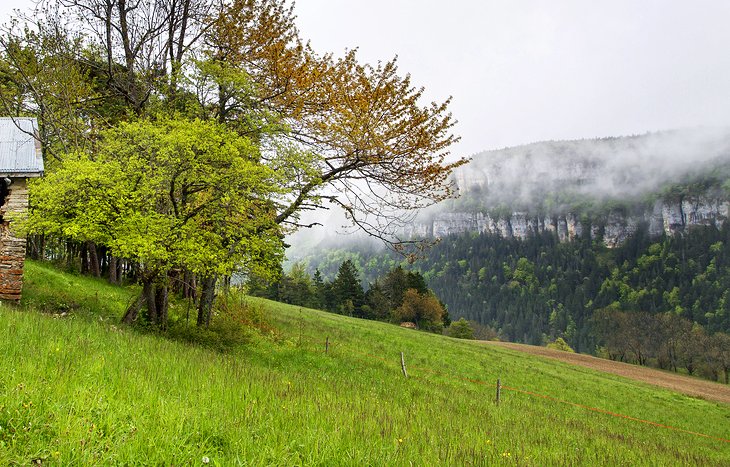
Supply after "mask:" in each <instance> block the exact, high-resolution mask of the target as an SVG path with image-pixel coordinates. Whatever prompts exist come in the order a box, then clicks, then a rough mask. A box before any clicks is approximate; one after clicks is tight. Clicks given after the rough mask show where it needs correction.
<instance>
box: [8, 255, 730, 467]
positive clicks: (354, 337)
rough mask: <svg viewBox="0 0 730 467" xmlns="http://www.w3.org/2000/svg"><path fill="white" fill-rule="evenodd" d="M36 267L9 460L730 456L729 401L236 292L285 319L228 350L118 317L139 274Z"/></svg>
mask: <svg viewBox="0 0 730 467" xmlns="http://www.w3.org/2000/svg"><path fill="white" fill-rule="evenodd" d="M27 270H28V273H27V286H26V289H25V291H24V293H25V298H24V304H23V306H22V307H20V308H19V309H14V308H12V307H8V306H7V305H4V306H2V308H0V333H1V334H0V355H2V359H1V360H0V464H2V465H7V464H24V465H27V464H28V463H29V462H31V461H33V460H37V459H39V460H41V461H42V463H44V464H59V465H82V464H85V465H89V464H100V463H106V464H119V463H140V464H141V463H143V464H166V465H172V464H175V465H180V464H185V465H195V464H201V463H203V460H204V459H209V461H210V464H213V465H231V464H247V465H250V464H254V465H315V464H324V465H367V464H372V465H409V463H413V465H437V464H438V465H494V464H498V463H504V464H507V465H513V464H514V465H551V464H552V465H556V464H563V465H565V464H574V465H576V464H582V465H595V464H608V465H620V464H623V465H641V464H653V465H672V464H687V465H722V464H725V465H726V464H727V463H728V462H729V461H730V442H728V441H723V440H728V439H730V406H727V405H723V404H719V403H713V402H709V401H705V400H699V399H694V398H689V397H686V396H682V395H679V394H676V393H672V392H669V391H665V390H660V389H656V388H654V387H650V386H646V385H641V384H637V383H632V382H629V381H627V380H624V379H621V378H619V377H614V376H609V375H603V374H599V373H595V372H592V371H590V370H587V369H584V368H577V367H572V366H569V365H566V364H561V363H559V362H555V361H549V360H543V359H540V358H537V357H532V356H528V355H524V354H520V353H518V352H515V351H511V350H508V349H501V348H493V347H489V348H487V347H485V346H483V345H480V344H478V343H475V342H465V341H456V340H453V339H450V338H447V337H443V336H436V335H429V334H425V333H419V332H416V331H411V330H407V329H401V328H398V327H395V326H392V325H387V324H383V323H377V322H371V321H361V320H355V319H350V318H346V317H343V316H338V315H332V314H327V313H323V312H319V311H314V310H308V309H299V308H296V307H291V306H286V305H281V304H278V303H272V302H266V301H263V300H253V299H245V298H243V297H236V298H235V300H237V302H236V303H238V304H240V303H242V301H244V300H247V303H248V304H249V306H250V307H254V308H257V309H260V310H262V313H263V314H264V316H265V319H266V320H268V322H269V324H270V325H271V327H272V328H273V329H272V330H271V331H267V332H258V333H254V334H252V335H251V336H250V337H249V340H248V343H247V344H246V345H243V346H242V347H240V348H239V349H237V350H236V351H235V352H233V353H230V354H220V353H215V352H212V351H208V350H205V349H202V348H199V347H195V346H191V345H187V344H183V343H179V342H175V341H172V340H169V339H164V338H160V337H158V336H155V335H145V334H142V333H139V332H137V331H134V330H130V329H125V328H121V327H119V326H118V325H117V324H116V322H117V317H118V316H120V315H121V313H122V310H123V309H124V306H125V304H126V302H127V301H128V300H129V298H130V297H131V294H132V291H130V290H126V289H122V288H115V287H111V286H108V285H106V284H103V283H102V282H98V281H95V280H91V279H87V278H81V277H76V276H69V275H65V274H61V273H59V272H57V271H54V270H52V269H50V268H48V267H47V266H45V265H41V264H37V263H32V262H31V263H28V265H27ZM42 310H45V311H51V312H52V313H54V314H55V316H54V315H53V314H49V313H45V314H44V313H39V312H37V311H42ZM180 311H181V310H177V312H178V314H179V313H180ZM60 312H66V313H67V314H66V315H64V316H63V317H60V315H59V313H60ZM327 337H329V340H330V343H331V345H330V351H329V353H327V354H325V353H324V344H325V339H326V338H327ZM400 352H404V353H405V358H406V363H407V366H408V375H409V377H408V378H404V376H403V374H402V373H401V368H400ZM497 378H501V380H502V382H503V384H504V385H506V386H508V387H510V388H516V389H521V390H524V391H530V392H533V393H537V394H541V395H546V396H551V397H553V398H554V399H546V398H543V397H539V396H536V395H533V394H528V393H525V392H518V391H515V390H510V389H504V390H503V392H502V402H501V404H500V405H498V406H497V405H495V404H494V393H495V388H494V382H495V381H496V379H497ZM555 399H559V400H560V401H567V402H571V403H573V404H579V405H569V404H566V403H563V402H560V401H558V400H555ZM580 405H583V406H588V407H595V408H599V409H602V410H605V411H610V412H616V413H619V414H623V415H626V416H630V417H635V418H639V419H645V420H650V421H653V422H656V423H658V424H661V425H666V426H671V427H675V428H677V429H680V430H688V431H691V432H696V433H701V434H704V435H707V436H708V437H703V436H699V435H697V434H692V433H688V432H683V431H678V430H673V429H669V428H666V427H661V426H657V425H651V424H647V423H641V422H638V421H635V420H630V419H627V418H621V417H616V416H611V415H608V414H605V413H598V412H595V411H591V410H588V409H586V408H584V407H581V406H580Z"/></svg>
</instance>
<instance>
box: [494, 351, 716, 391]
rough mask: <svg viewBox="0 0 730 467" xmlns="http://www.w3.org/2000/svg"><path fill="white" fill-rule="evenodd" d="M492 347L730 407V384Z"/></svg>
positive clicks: (601, 360) (579, 356)
mask: <svg viewBox="0 0 730 467" xmlns="http://www.w3.org/2000/svg"><path fill="white" fill-rule="evenodd" d="M485 343H487V344H489V345H495V346H499V347H505V348H508V349H513V350H518V351H520V352H525V353H529V354H532V355H539V356H541V357H548V358H552V359H555V360H560V361H562V362H566V363H570V364H573V365H580V366H583V367H586V368H591V369H593V370H597V371H603V372H606V373H612V374H614V375H619V376H623V377H625V378H631V379H633V380H636V381H641V382H644V383H649V384H653V385H655V386H659V387H662V388H666V389H671V390H672V391H677V392H681V393H682V394H687V395H689V396H694V397H701V398H703V399H707V400H713V401H718V402H723V403H725V404H730V385H724V384H720V383H715V382H712V381H706V380H702V379H697V378H692V377H689V376H684V375H678V374H676V373H670V372H667V371H660V370H655V369H653V368H647V367H643V366H639V365H631V364H629V363H622V362H616V361H613V360H606V359H604V358H597V357H592V356H590V355H583V354H577V353H570V352H562V351H560V350H554V349H548V348H546V347H538V346H534V345H525V344H515V343H512V342H491V341H490V342H485Z"/></svg>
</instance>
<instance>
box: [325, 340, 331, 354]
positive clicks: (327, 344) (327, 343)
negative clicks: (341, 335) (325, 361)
mask: <svg viewBox="0 0 730 467" xmlns="http://www.w3.org/2000/svg"><path fill="white" fill-rule="evenodd" d="M329 351H330V336H327V339H326V340H325V341H324V353H329Z"/></svg>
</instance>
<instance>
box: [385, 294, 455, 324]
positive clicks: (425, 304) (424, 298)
mask: <svg viewBox="0 0 730 467" xmlns="http://www.w3.org/2000/svg"><path fill="white" fill-rule="evenodd" d="M444 312H445V311H444V308H443V306H442V305H441V303H440V302H439V300H438V298H436V296H435V295H433V294H431V293H429V294H425V295H422V294H419V293H418V291H416V290H415V289H408V290H406V292H405V293H404V294H403V303H402V304H401V306H399V307H398V308H396V309H395V310H393V319H394V320H395V321H396V322H404V321H412V322H414V323H416V325H417V326H418V327H419V328H421V329H425V330H429V331H434V332H439V333H440V332H441V330H442V329H443V316H444Z"/></svg>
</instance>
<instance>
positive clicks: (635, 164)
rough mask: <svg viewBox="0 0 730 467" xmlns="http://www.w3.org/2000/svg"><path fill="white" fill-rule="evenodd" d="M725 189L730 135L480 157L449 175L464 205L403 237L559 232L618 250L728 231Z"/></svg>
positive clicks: (680, 135) (551, 145)
mask: <svg viewBox="0 0 730 467" xmlns="http://www.w3.org/2000/svg"><path fill="white" fill-rule="evenodd" d="M728 180H730V132H729V131H727V130H722V131H721V130H712V131H710V130H683V131H673V132H664V133H655V134H648V135H643V136H635V137H627V138H609V139H600V140H581V141H562V142H544V143H536V144H531V145H527V146H520V147H516V148H508V149H503V150H498V151H489V152H485V153H480V154H477V155H475V156H474V157H473V158H472V162H471V163H470V164H468V165H467V166H465V167H462V168H460V169H459V170H458V171H457V172H455V173H454V175H453V178H452V183H453V184H454V185H455V187H456V188H457V191H458V192H459V194H460V197H459V198H458V199H455V200H450V201H448V202H445V203H441V204H440V205H438V206H436V207H434V208H433V209H431V210H429V211H427V212H424V213H423V214H422V215H421V216H420V217H419V218H418V219H417V220H416V222H414V223H413V224H412V225H410V226H409V227H408V228H407V232H406V233H407V234H408V235H410V236H414V237H443V236H446V235H449V234H454V233H461V232H482V233H490V234H497V235H500V236H503V237H506V238H520V239H524V238H526V237H527V236H529V235H532V234H534V233H540V232H553V233H555V234H556V235H557V236H558V237H559V238H560V239H561V240H562V241H567V240H571V239H574V238H576V237H580V236H582V235H589V236H590V237H591V238H594V239H596V238H599V239H602V240H603V242H605V244H606V245H607V246H610V247H613V246H616V245H618V244H620V243H622V242H623V241H625V240H626V239H627V238H628V237H629V236H630V235H631V234H632V233H633V232H635V231H636V229H637V228H639V226H640V225H645V226H646V227H647V229H648V230H649V233H650V234H651V235H654V236H658V235H661V234H662V233H666V234H667V235H674V234H678V233H680V234H681V233H682V232H684V231H686V229H688V228H691V227H692V226H697V225H713V226H716V227H720V226H722V224H723V223H724V222H726V221H727V219H728V214H729V211H730V196H729V195H728V187H730V183H728Z"/></svg>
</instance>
